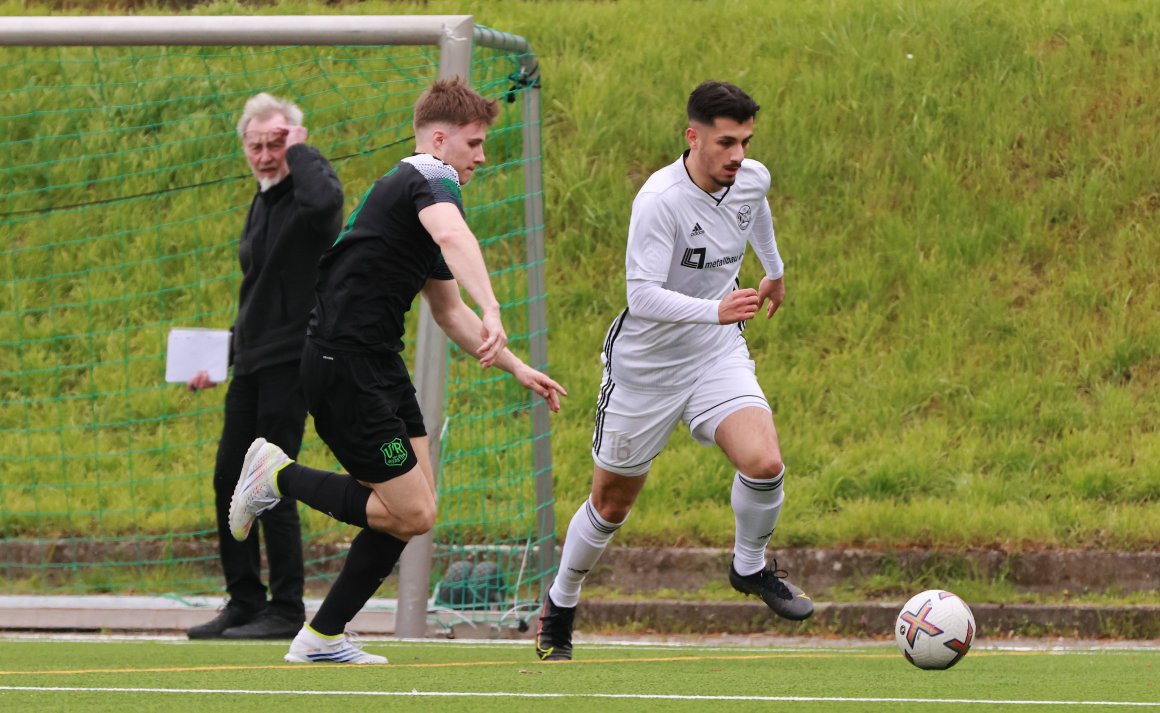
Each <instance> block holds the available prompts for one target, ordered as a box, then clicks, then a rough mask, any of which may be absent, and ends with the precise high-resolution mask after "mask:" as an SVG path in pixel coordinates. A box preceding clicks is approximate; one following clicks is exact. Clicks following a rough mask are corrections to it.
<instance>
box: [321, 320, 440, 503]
mask: <svg viewBox="0 0 1160 713" xmlns="http://www.w3.org/2000/svg"><path fill="white" fill-rule="evenodd" d="M302 390H303V392H304V393H305V395H306V408H307V409H309V410H310V415H312V416H313V417H314V428H315V430H316V431H318V435H319V436H321V437H322V440H323V441H325V442H326V445H327V446H329V447H330V451H331V453H333V454H334V457H335V458H337V459H338V462H339V463H342V467H343V468H346V471H347V472H348V473H350V474H351V475H352V476H353V477H355V478H356V479H358V480H363V481H366V482H368V483H382V482H385V481H387V480H390V479H391V478H397V477H398V476H400V475H403V474H405V473H408V472H410V471H411V470H413V469H414V468H415V466H416V465H418V460H416V458H415V451H414V450H413V449H412V448H411V439H412V438H419V437H422V436H426V435H427V429H426V428H425V427H424V426H423V413H422V412H421V411H420V410H419V401H418V400H417V399H416V397H415V386H414V385H413V384H412V383H411V376H410V374H408V373H407V365H406V363H404V362H403V358H402V356H400V355H398V354H391V355H385V356H384V355H375V354H358V353H353V352H344V351H338V350H335V349H328V348H327V347H323V346H321V345H318V344H315V343H314V342H312V341H311V340H309V339H307V340H306V347H305V348H304V349H303V350H302Z"/></svg>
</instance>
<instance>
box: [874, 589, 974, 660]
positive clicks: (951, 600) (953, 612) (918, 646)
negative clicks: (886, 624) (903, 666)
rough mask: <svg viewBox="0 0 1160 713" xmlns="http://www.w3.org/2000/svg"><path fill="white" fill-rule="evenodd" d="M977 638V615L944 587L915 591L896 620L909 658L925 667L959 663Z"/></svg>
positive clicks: (900, 643) (896, 633) (901, 647)
mask: <svg viewBox="0 0 1160 713" xmlns="http://www.w3.org/2000/svg"><path fill="white" fill-rule="evenodd" d="M974 640H975V615H974V614H972V613H971V608H970V607H968V606H967V603H966V602H964V601H963V600H962V599H959V598H958V597H957V596H955V595H954V594H951V593H950V592H946V591H943V590H941V589H930V590H927V591H925V592H922V593H919V594H915V595H914V596H913V597H911V598H910V601H908V602H907V603H906V606H904V607H902V611H900V612H899V613H898V619H897V620H896V621H895V622H894V641H895V643H897V644H898V650H899V651H901V652H902V655H903V656H905V657H906V660H907V661H909V662H911V663H912V664H914V665H915V666H918V667H919V668H924V669H935V670H942V669H946V668H950V667H951V666H954V665H955V664H957V663H958V662H959V661H960V660H961V659H962V658H963V657H964V656H966V655H967V652H968V651H970V650H971V642H972V641H974Z"/></svg>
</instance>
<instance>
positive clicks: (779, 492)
mask: <svg viewBox="0 0 1160 713" xmlns="http://www.w3.org/2000/svg"><path fill="white" fill-rule="evenodd" d="M784 480H785V466H784V465H783V466H782V467H781V472H780V473H778V474H777V476H775V477H773V478H770V479H769V480H758V479H756V478H747V477H746V476H744V475H742V474H741V473H737V475H736V476H735V477H734V478H733V494H732V498H731V499H732V502H733V520H734V531H733V568H734V569H735V570H737V574H740V575H741V576H742V577H744V576H746V575H750V574H754V573H756V572H760V571H761V570H762V569H764V568H765V546H766V544H767V543H768V542H769V538H770V537H771V536H772V535H773V530H774V528H776V527H777V518H778V516H779V515H781V503H782V501H783V500H784V499H785V490H783V489H782V482H783V481H784ZM558 603H559V602H557V604H558Z"/></svg>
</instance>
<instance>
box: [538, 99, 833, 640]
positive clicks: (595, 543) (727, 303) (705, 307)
mask: <svg viewBox="0 0 1160 713" xmlns="http://www.w3.org/2000/svg"><path fill="white" fill-rule="evenodd" d="M758 108H759V107H758V105H757V104H756V103H755V102H754V101H753V100H752V99H751V98H750V97H749V96H748V95H747V94H746V93H745V92H743V91H742V90H741V89H739V88H737V87H735V86H733V85H732V84H727V83H724V82H704V83H702V84H701V85H700V86H698V87H697V88H696V89H695V90H694V91H693V93H692V94H691V95H690V96H689V103H688V118H689V126H688V128H687V129H686V130H685V138H686V140H687V142H688V145H689V150H688V151H686V152H685V153H684V154H683V155H682V156H681V157H680V158H679V159H677V160H676V161H675V162H674V163H672V164H670V165H669V166H666V167H665V168H662V169H661V170H659V171H657V172H656V173H654V174H653V175H652V176H651V177H650V178H649V179H648V181H646V182H645V184H644V186H643V187H642V188H641V189H640V192H639V193H638V194H637V196H636V199H635V200H634V201H633V204H632V217H631V219H630V221H629V226H628V248H627V251H626V258H625V278H626V280H627V283H628V290H627V292H628V308H627V309H625V310H624V311H623V312H621V313H620V314H619V315H618V316H617V317H616V319H615V320H613V322H612V326H611V327H610V328H609V330H608V334H607V336H606V337H605V339H604V349H603V351H602V353H601V361H602V362H603V364H604V377H603V379H602V382H601V385H600V395H599V399H598V401H597V409H596V428H595V431H594V433H593V438H592V459H593V461H595V469H594V472H593V476H592V493H591V495H590V497H589V498H588V500H587V501H585V502H584V504H583V505H581V506H580V509H579V510H578V511H577V512H576V514H575V516H573V518H572V521H571V523H570V524H569V526H568V535H567V538H566V539H565V541H564V549H563V555H562V558H561V562H560V568H559V571H558V573H557V574H556V579H555V581H554V582H553V584H552V586H551V588H550V589H549V591H548V594H547V595H546V596H545V597H544V607H543V610H542V612H541V614H540V623H539V629H538V631H537V635H536V653H537V655H538V656H539V657H540V658H541V659H544V660H547V661H553V660H570V659H571V658H572V625H573V619H574V617H575V613H576V606H577V604H578V603H579V600H580V586H581V584H582V583H583V581H584V577H585V575H587V573H588V571H589V570H590V569H591V568H592V567H593V565H595V564H596V561H597V560H598V559H599V558H600V555H601V554H602V553H603V552H604V549H605V548H606V547H607V546H608V543H609V541H610V540H611V539H612V535H613V534H614V533H615V532H616V530H617V528H619V527H620V526H621V525H623V524H624V521H625V519H626V518H627V517H628V513H629V511H630V510H631V508H632V505H633V503H634V502H635V501H636V497H637V495H639V494H640V491H641V489H642V488H643V487H644V483H645V478H646V477H647V475H648V470H649V466H650V464H651V463H652V461H653V459H654V458H656V457H657V455H659V454H660V452H661V449H662V448H664V446H665V443H666V442H667V441H668V439H669V436H670V435H671V434H672V432H673V429H674V428H676V426H677V423H678V422H680V421H683V422H685V423H686V424H688V426H689V430H690V432H691V433H692V435H693V438H694V439H695V440H696V441H697V442H698V443H701V444H703V445H713V444H716V445H717V446H718V447H720V448H721V450H722V452H724V454H725V456H726V457H727V458H728V459H729V461H730V462H731V463H732V464H733V466H734V468H736V471H737V472H736V473H735V475H734V477H733V489H732V505H733V512H734V520H735V523H734V526H735V531H734V538H735V539H734V549H733V562H732V565H731V567H730V571H729V581H730V583H731V584H732V585H733V587H734V588H735V589H737V590H738V591H740V592H743V593H746V594H754V595H757V596H759V597H761V598H762V600H763V601H765V603H766V604H767V605H768V606H769V608H770V609H772V610H773V611H774V612H775V613H777V614H778V615H780V616H782V617H785V618H787V619H792V620H802V619H806V618H808V617H809V616H810V615H811V614H813V610H814V607H813V602H811V601H810V599H809V597H807V596H806V595H805V594H803V593H802V591H801V590H800V589H799V588H797V587H796V586H794V585H793V584H791V583H790V582H789V581H787V580H786V574H787V573H786V572H785V571H783V570H780V569H778V568H777V562H776V560H774V563H773V566H772V567H770V566H767V565H766V561H765V547H766V543H767V542H768V541H769V539H770V537H771V536H772V535H773V531H774V528H775V526H776V525H777V519H778V515H779V514H780V512H781V504H782V499H783V489H782V483H783V480H784V476H785V466H784V465H783V464H782V461H781V448H780V446H779V444H778V438H777V430H776V428H775V427H774V424H773V415H772V412H771V410H770V407H769V403H768V401H766V399H765V396H764V394H763V392H762V390H761V386H760V385H759V384H758V383H757V378H756V375H755V372H754V365H753V362H752V361H751V360H750V359H749V349H748V347H747V346H746V344H745V338H744V335H743V331H744V329H745V321H746V320H748V319H750V318H752V317H754V316H756V314H757V312H758V311H759V310H761V309H762V308H763V307H764V311H765V315H766V318H770V317H772V316H773V314H774V312H776V311H777V308H778V307H779V306H780V305H781V302H782V300H783V299H784V297H785V285H784V282H783V279H782V273H783V266H782V260H781V256H780V255H779V254H778V250H777V242H776V240H775V239H774V233H773V217H772V215H771V213H770V210H769V202H768V201H767V200H766V194H767V193H768V192H769V170H768V169H766V167H765V166H763V165H762V164H761V163H759V162H758V161H755V160H753V159H747V158H745V154H746V151H747V150H748V148H749V142H750V139H751V138H752V136H753V123H754V117H755V116H756V114H757V110H758ZM746 243H748V244H750V245H752V246H753V249H754V252H755V253H756V254H757V257H758V259H759V260H760V261H761V264H762V267H764V269H765V277H764V278H762V280H761V282H760V284H759V286H758V288H757V289H756V290H755V289H752V288H744V289H743V288H741V286H740V282H739V279H738V275H739V273H740V269H741V258H742V257H743V256H744V254H745V246H746Z"/></svg>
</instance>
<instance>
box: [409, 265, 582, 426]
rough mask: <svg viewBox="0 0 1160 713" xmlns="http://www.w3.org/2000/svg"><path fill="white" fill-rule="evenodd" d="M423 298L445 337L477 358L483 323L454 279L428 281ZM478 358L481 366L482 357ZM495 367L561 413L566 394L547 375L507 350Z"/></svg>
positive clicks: (498, 357) (505, 349) (481, 341)
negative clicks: (562, 399) (461, 293)
mask: <svg viewBox="0 0 1160 713" xmlns="http://www.w3.org/2000/svg"><path fill="white" fill-rule="evenodd" d="M423 298H424V299H426V300H427V304H428V305H430V306H431V314H432V315H433V316H434V318H435V323H436V324H438V325H439V328H440V329H442V330H443V332H444V334H446V335H447V336H448V337H449V338H450V339H451V341H453V342H455V344H456V345H458V346H459V348H460V349H462V350H464V351H466V352H467V353H469V354H476V355H477V356H479V350H480V349H481V347H482V344H483V340H482V339H481V337H480V328H481V325H482V321H481V320H480V318H479V315H477V314H476V313H475V312H473V311H472V310H471V308H470V307H468V306H467V304H466V303H465V302H464V301H463V298H462V297H460V295H459V285H458V284H456V282H455V280H435V279H431V280H427V284H426V285H425V286H424V287H423ZM479 358H480V363H481V364H482V363H483V357H482V356H480V357H479ZM494 364H495V365H496V366H497V367H499V368H500V369H503V370H504V371H506V372H508V373H509V374H511V375H512V376H514V377H515V378H516V381H518V382H520V384H521V385H522V386H523V387H524V388H526V389H529V390H531V391H534V392H535V393H537V394H539V395H540V396H541V397H542V398H543V399H544V400H545V401H547V402H548V408H549V409H551V410H552V411H553V412H555V411H559V410H560V397H561V396H567V395H568V392H567V391H565V390H564V387H563V386H560V384H558V383H556V382H555V381H554V380H553V379H552V378H551V377H549V376H548V375H547V374H545V373H543V372H541V371H537V370H536V369H533V368H532V367H530V366H528V365H527V364H525V363H524V362H523V360H522V359H520V358H519V357H517V356H516V355H515V354H514V353H512V351H511V350H510V349H507V348H504V349H503V350H501V351H500V353H499V355H498V356H497V357H496V359H495V361H494Z"/></svg>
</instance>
